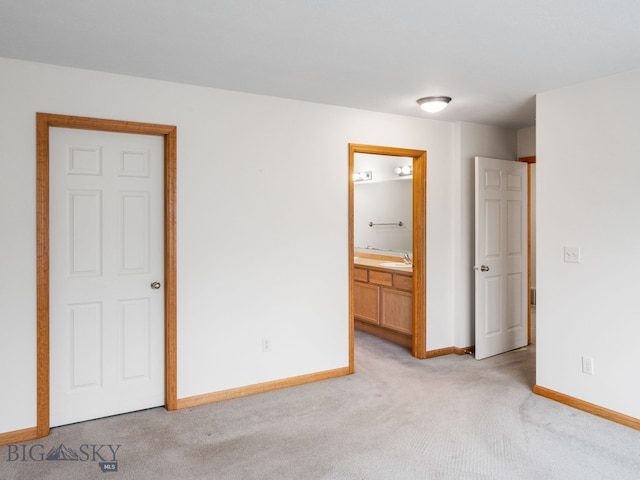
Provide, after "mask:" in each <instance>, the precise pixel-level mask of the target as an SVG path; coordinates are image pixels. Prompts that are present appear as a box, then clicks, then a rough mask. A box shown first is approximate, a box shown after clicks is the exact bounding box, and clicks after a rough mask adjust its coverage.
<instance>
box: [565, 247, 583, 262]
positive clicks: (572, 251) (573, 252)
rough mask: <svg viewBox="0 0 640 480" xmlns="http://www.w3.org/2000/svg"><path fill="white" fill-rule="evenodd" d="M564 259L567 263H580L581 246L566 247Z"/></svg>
mask: <svg viewBox="0 0 640 480" xmlns="http://www.w3.org/2000/svg"><path fill="white" fill-rule="evenodd" d="M564 261H565V262H566V263H580V247H564Z"/></svg>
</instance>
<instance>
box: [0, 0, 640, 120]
mask: <svg viewBox="0 0 640 480" xmlns="http://www.w3.org/2000/svg"><path fill="white" fill-rule="evenodd" d="M0 56H1V57H9V58H17V59H25V60H32V61H36V62H43V63H51V64H56V65H66V66H72V67H79V68H86V69H91V70H99V71H105V72H113V73H120V74H126V75H135V76H141V77H148V78H155V79H162V80H168V81H173V82H181V83H189V84H195V85H204V86H210V87H216V88H222V89H229V90H238V91H243V92H251V93H258V94H264V95H273V96H278V97H286V98H294V99H300V100H307V101H311V102H319V103H326V104H331V105H343V106H348V107H354V108H359V109H365V110H373V111H379V112H387V113H395V114H400V115H411V116H418V117H423V118H435V119H440V120H446V121H469V122H479V123H486V124H493V125H500V126H508V127H513V128H522V127H527V126H532V125H534V124H535V99H534V98H535V95H536V93H538V92H543V91H546V90H551V89H556V88H560V87H563V86H567V85H572V84H575V83H579V82H582V81H586V80H590V79H594V78H599V77H603V76H607V75H611V74H615V73H619V72H624V71H628V70H632V69H635V68H640V2H637V1H635V0H526V1H525V0H441V1H438V2H435V1H433V0H55V1H52V0H0ZM0 84H1V72H0ZM429 95H448V96H451V97H453V101H452V102H451V104H450V105H449V107H448V108H447V109H445V110H444V111H443V112H440V113H438V114H427V113H424V112H422V111H421V110H420V109H419V108H418V106H417V104H416V103H415V101H416V99H418V98H419V97H423V96H429Z"/></svg>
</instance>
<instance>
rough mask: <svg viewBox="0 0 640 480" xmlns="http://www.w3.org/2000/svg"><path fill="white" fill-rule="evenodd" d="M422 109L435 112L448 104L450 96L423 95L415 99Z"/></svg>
mask: <svg viewBox="0 0 640 480" xmlns="http://www.w3.org/2000/svg"><path fill="white" fill-rule="evenodd" d="M416 101H417V102H418V105H420V107H422V109H423V110H425V111H427V112H429V113H435V112H439V111H440V110H442V109H443V108H444V107H446V106H447V105H449V102H450V101H451V97H423V98H419V99H418V100H416Z"/></svg>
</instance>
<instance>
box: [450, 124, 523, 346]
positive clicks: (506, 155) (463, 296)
mask: <svg viewBox="0 0 640 480" xmlns="http://www.w3.org/2000/svg"><path fill="white" fill-rule="evenodd" d="M455 138H456V142H457V145H456V146H455V155H456V158H455V159H454V162H455V166H454V173H453V182H454V183H453V192H454V211H455V215H456V219H459V221H456V222H454V224H453V228H454V265H453V270H454V272H455V284H454V288H453V292H454V299H453V305H454V323H453V329H454V332H453V334H454V343H455V345H456V346H458V347H468V346H470V345H474V344H475V326H474V322H475V313H474V308H475V307H474V294H473V291H474V278H475V276H474V272H473V265H474V258H475V252H474V248H475V214H474V212H475V210H474V203H475V197H474V190H475V188H474V178H475V172H474V158H475V157H476V156H483V157H493V158H502V159H505V160H515V159H516V143H517V134H516V131H515V130H512V129H508V128H500V127H493V126H488V125H479V124H474V123H466V122H462V123H458V124H457V125H456V133H455Z"/></svg>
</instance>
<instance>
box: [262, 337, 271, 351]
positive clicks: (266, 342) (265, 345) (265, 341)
mask: <svg viewBox="0 0 640 480" xmlns="http://www.w3.org/2000/svg"><path fill="white" fill-rule="evenodd" d="M262 351H263V352H264V353H266V352H270V351H271V339H270V338H269V337H262Z"/></svg>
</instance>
